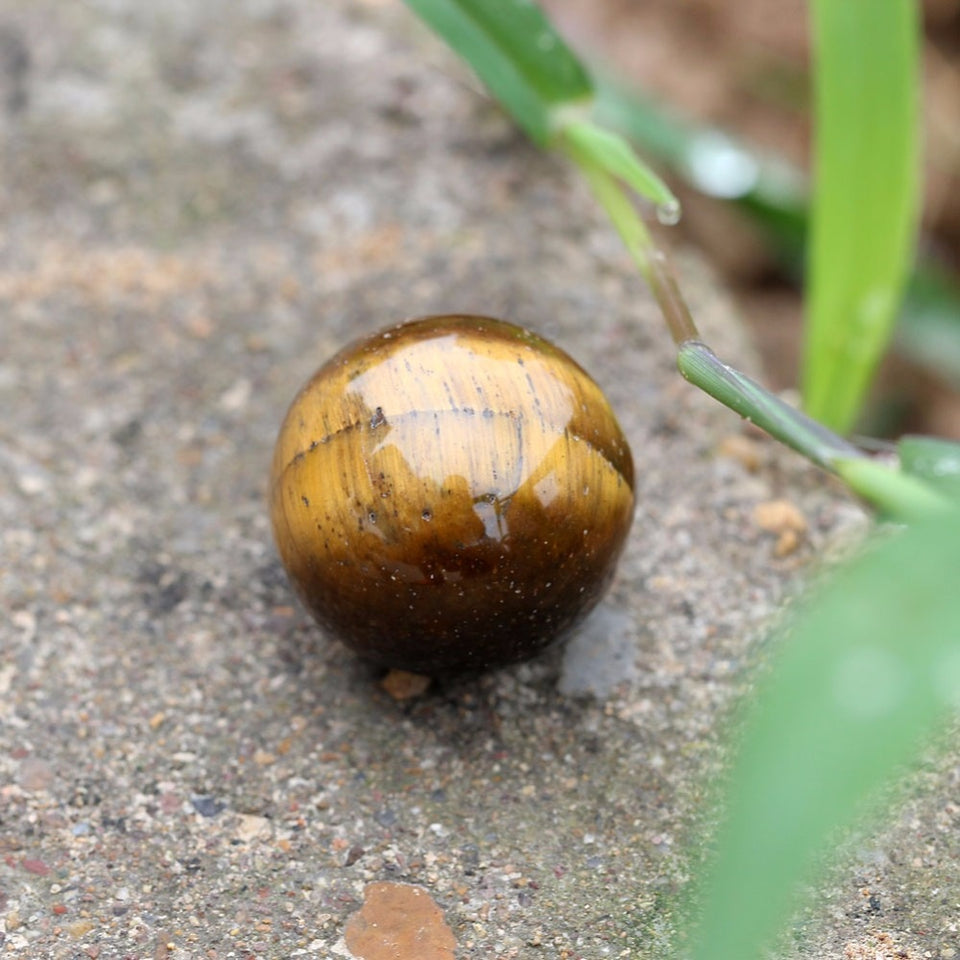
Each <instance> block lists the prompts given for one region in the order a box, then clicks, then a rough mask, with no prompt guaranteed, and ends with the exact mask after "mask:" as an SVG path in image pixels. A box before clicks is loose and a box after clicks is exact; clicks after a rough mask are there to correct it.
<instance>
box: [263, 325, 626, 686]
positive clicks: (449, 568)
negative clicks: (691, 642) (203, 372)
mask: <svg viewBox="0 0 960 960" xmlns="http://www.w3.org/2000/svg"><path fill="white" fill-rule="evenodd" d="M633 491H634V479H633V459H632V457H631V454H630V448H629V447H628V445H627V441H626V439H625V438H624V435H623V432H622V431H621V429H620V426H619V424H618V423H617V420H616V418H615V417H614V415H613V411H612V410H611V409H610V405H609V404H608V402H607V400H606V398H605V397H604V396H603V393H602V392H601V391H600V388H599V387H598V386H597V385H596V383H594V381H593V380H592V379H591V378H590V377H589V376H588V375H587V374H586V373H585V372H584V371H583V370H582V369H581V368H580V367H579V366H578V365H577V364H576V363H575V362H574V361H573V360H571V359H570V357H568V356H567V354H565V353H564V352H563V351H562V350H559V349H558V348H557V347H555V346H553V345H552V344H550V343H548V342H547V341H545V340H543V339H542V338H540V337H538V336H536V335H535V334H533V333H530V332H529V331H527V330H523V329H521V328H519V327H516V326H513V325H512V324H509V323H505V322H503V321H501V320H494V319H489V318H486V317H470V316H440V317H427V318H424V319H421V320H414V321H411V322H408V323H404V324H401V325H399V326H396V327H393V328H391V329H388V330H386V331H383V332H381V333H378V334H375V335H373V336H371V337H368V338H367V339H364V340H360V341H358V342H357V343H354V344H352V345H350V346H348V347H346V348H345V349H344V350H342V351H341V352H340V353H338V354H337V355H336V356H334V357H333V358H332V359H331V360H330V361H329V362H328V363H326V364H325V365H324V366H322V367H321V368H320V369H319V370H318V371H317V372H316V373H315V374H314V375H313V377H312V378H311V379H310V380H309V381H308V382H307V384H306V385H305V386H304V387H303V389H302V390H301V391H300V392H299V394H297V396H296V398H295V399H294V401H293V404H292V405H291V407H290V410H289V411H288V413H287V416H286V419H285V420H284V422H283V426H282V427H281V429H280V435H279V438H278V439H277V446H276V451H275V453H274V457H273V471H272V479H271V485H270V500H271V503H270V506H271V518H272V521H273V531H274V536H275V538H276V542H277V547H278V548H279V551H280V556H281V559H282V560H283V564H284V566H285V567H286V569H287V572H288V573H289V575H290V579H291V580H292V582H293V585H294V587H295V588H296V590H297V592H298V594H299V595H300V597H301V599H302V600H303V602H304V603H305V604H306V605H307V607H308V608H309V609H310V611H311V612H312V613H313V615H314V616H315V617H316V619H317V620H318V621H319V622H320V624H321V625H322V626H323V627H324V628H326V629H327V630H329V631H330V632H331V633H332V634H334V635H335V636H337V637H339V638H340V639H341V640H343V641H344V642H345V643H346V644H347V645H348V646H350V647H352V648H353V649H354V650H355V651H357V653H359V654H360V655H361V656H362V657H364V658H366V659H368V660H371V661H373V662H375V663H377V664H380V665H382V666H386V667H397V668H403V669H406V670H412V671H416V672H419V673H427V674H437V673H440V674H443V673H453V672H459V671H463V670H468V669H482V668H486V667H491V666H496V665H500V664H505V663H510V662H512V661H516V660H523V659H525V658H527V657H531V656H533V655H534V654H536V653H538V652H540V651H541V650H543V649H544V648H545V647H546V646H548V645H549V644H550V643H551V641H552V640H554V639H555V638H556V637H557V636H558V635H559V634H560V633H561V632H563V631H564V630H566V629H567V628H569V627H570V626H571V625H572V624H573V623H575V622H576V621H577V620H579V619H580V618H581V617H582V616H584V615H585V614H586V613H587V612H588V611H589V610H590V609H591V608H592V607H593V606H594V605H595V604H596V603H597V602H598V601H599V599H600V598H601V596H602V595H603V593H604V591H605V590H606V588H607V586H608V585H609V583H610V580H611V579H612V577H613V572H614V568H615V566H616V562H617V558H618V556H619V554H620V551H621V549H622V547H623V544H624V541H625V539H626V536H627V533H628V531H629V529H630V523H631V521H632V518H633V505H634V493H633Z"/></svg>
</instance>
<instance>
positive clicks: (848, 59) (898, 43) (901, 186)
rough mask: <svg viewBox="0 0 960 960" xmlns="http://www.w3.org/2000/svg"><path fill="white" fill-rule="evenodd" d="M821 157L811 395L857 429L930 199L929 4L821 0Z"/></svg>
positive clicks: (842, 425) (838, 425)
mask: <svg viewBox="0 0 960 960" xmlns="http://www.w3.org/2000/svg"><path fill="white" fill-rule="evenodd" d="M811 11H812V19H813V32H814V39H815V44H814V47H815V63H814V66H815V71H814V76H815V123H816V130H815V156H814V174H815V176H814V194H813V208H812V235H811V238H810V251H809V266H810V273H809V278H808V281H809V283H808V290H809V296H808V316H807V325H806V344H805V357H804V384H803V388H804V402H805V405H806V409H807V411H808V413H810V415H811V416H812V417H814V418H816V419H818V420H821V421H823V422H824V423H826V424H827V425H828V426H830V427H832V428H833V429H835V430H838V431H841V432H846V431H847V430H849V429H850V427H851V426H852V424H853V422H854V420H855V418H856V416H857V414H858V412H859V409H860V405H861V402H862V399H863V397H864V394H865V393H866V390H867V388H868V386H869V384H870V380H871V378H872V375H873V372H874V370H875V368H876V364H877V362H878V361H879V359H880V356H881V355H882V353H883V351H884V349H885V347H886V344H887V341H888V339H889V336H890V333H891V330H892V327H893V323H894V318H895V316H896V312H897V309H898V306H899V302H900V298H901V295H902V292H903V285H904V282H905V280H906V277H907V274H908V271H909V268H910V264H911V260H912V251H913V239H914V230H915V226H916V219H917V209H918V202H919V182H918V150H919V146H918V144H919V137H918V129H917V100H918V97H919V92H918V84H917V58H918V53H917V50H918V36H919V24H918V11H917V4H916V3H915V2H912V0H843V2H837V0H813V2H812V4H811Z"/></svg>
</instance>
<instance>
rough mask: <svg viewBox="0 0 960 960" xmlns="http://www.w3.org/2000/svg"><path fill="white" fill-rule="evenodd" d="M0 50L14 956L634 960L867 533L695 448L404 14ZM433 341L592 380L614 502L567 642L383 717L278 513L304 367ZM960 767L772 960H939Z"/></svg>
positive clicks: (720, 416)
mask: <svg viewBox="0 0 960 960" xmlns="http://www.w3.org/2000/svg"><path fill="white" fill-rule="evenodd" d="M0 35H2V42H0V93H2V97H0V99H2V101H3V108H2V110H3V112H2V115H0V138H2V143H0V156H2V163H3V177H2V181H0V190H2V209H3V220H2V227H0V231H2V232H0V410H2V414H3V415H2V418H0V652H2V658H0V953H2V954H3V956H4V957H7V956H9V957H11V958H13V957H16V958H71V960H72V958H84V957H91V958H97V957H99V958H101V960H108V958H157V957H168V958H195V957H197V958H226V957H238V958H249V957H256V958H260V957H271V958H287V957H295V956H306V957H310V956H319V957H325V956H331V955H337V954H334V953H333V951H334V948H335V947H336V948H337V949H338V950H340V955H342V947H337V945H338V944H340V943H341V940H342V936H343V931H344V926H345V923H346V921H347V919H348V917H350V916H351V915H352V914H354V913H355V912H356V911H357V909H358V907H359V906H360V902H361V899H362V896H363V891H364V888H365V886H366V885H367V884H368V883H371V882H390V881H392V882H409V883H412V884H416V885H418V887H419V888H420V889H422V890H424V891H426V892H427V893H428V894H429V895H430V897H432V898H433V899H434V900H435V901H436V902H437V904H439V906H440V908H441V909H442V911H443V913H444V916H445V917H446V922H447V923H448V924H449V926H450V928H451V930H452V931H453V934H454V936H455V937H456V940H457V944H458V946H457V948H456V955H457V957H459V958H478V960H479V958H484V960H487V958H498V957H530V958H533V957H536V958H540V957H543V958H577V957H590V958H594V957H623V956H635V957H651V958H652V957H662V956H663V955H664V952H665V950H666V949H667V945H668V944H669V943H670V942H671V941H672V940H673V938H674V936H675V932H676V931H675V928H676V925H677V922H678V910H679V908H680V906H681V904H682V903H683V898H684V894H685V890H686V884H687V881H688V878H689V876H690V874H691V870H692V869H693V868H694V867H695V865H696V862H697V860H698V859H699V857H700V855H701V854H700V849H699V847H698V846H696V844H694V845H693V846H692V847H691V846H690V844H691V843H693V841H694V840H695V839H696V837H697V835H698V829H699V827H698V824H700V823H701V821H702V816H703V814H702V799H703V797H704V795H705V793H706V791H707V789H708V788H709V784H710V782H711V780H712V779H713V778H714V777H715V776H716V774H717V772H718V770H719V769H720V768H721V766H722V762H723V751H722V749H721V748H720V746H719V744H720V738H721V735H722V717H723V716H724V712H725V711H726V710H727V709H728V707H729V706H730V705H731V703H732V702H733V700H734V698H735V696H736V695H737V694H739V693H740V692H742V690H743V689H744V688H745V686H746V684H747V682H748V680H749V670H748V668H749V666H750V664H751V663H752V662H755V661H756V659H757V657H758V655H759V654H760V653H761V652H762V638H763V636H764V630H765V626H766V625H767V624H768V622H769V620H770V618H771V616H772V614H773V612H774V611H775V610H776V609H777V608H778V606H779V605H780V604H781V602H782V600H783V599H784V597H785V596H788V595H789V594H790V593H791V591H793V590H795V588H796V587H797V585H798V584H799V583H800V582H801V581H802V580H803V578H804V577H805V576H807V575H808V573H809V572H810V570H811V568H812V567H813V565H814V562H815V560H816V559H817V557H818V556H820V555H821V554H822V553H823V552H824V550H826V549H830V548H831V545H832V544H835V543H836V542H837V541H838V539H839V540H843V539H844V538H849V537H851V536H853V535H854V534H855V532H856V530H857V529H859V527H860V524H861V514H860V512H859V510H858V509H857V508H856V507H854V506H852V505H851V504H850V503H849V502H848V501H846V500H844V499H843V497H842V496H841V495H840V494H839V492H838V491H837V489H836V488H834V487H832V486H831V485H830V484H829V483H828V482H827V481H825V480H824V478H823V477H822V476H820V475H819V474H817V473H816V472H815V471H813V470H811V469H808V468H807V467H806V466H805V465H803V464H802V463H801V462H800V461H799V459H798V458H796V457H793V456H791V455H788V454H783V455H781V454H780V453H779V452H777V451H776V450H774V449H773V448H772V446H770V445H768V444H766V443H765V442H763V441H758V442H755V443H747V444H746V445H745V444H744V443H742V442H734V443H732V444H731V443H728V444H726V445H725V446H724V445H723V442H724V440H725V439H726V438H728V437H729V436H731V435H735V434H736V433H737V431H738V430H739V427H738V424H737V422H736V420H735V418H733V416H732V415H730V414H728V413H726V412H724V411H723V410H721V409H719V408H717V407H715V406H714V405H713V404H712V403H710V402H709V401H707V400H706V399H704V398H702V397H700V396H699V395H697V394H696V393H695V391H694V390H693V389H692V388H690V387H688V386H687V385H685V384H684V383H683V382H682V381H681V380H680V379H679V377H678V376H677V375H676V374H675V372H674V370H673V366H672V359H671V350H670V347H669V344H668V342H667V338H666V335H665V333H664V331H663V329H662V327H661V324H660V322H659V320H658V319H657V317H656V315H655V313H654V311H653V309H652V307H651V305H650V302H649V300H648V299H647V297H646V295H645V294H644V292H643V290H642V289H641V286H640V284H639V282H638V281H637V279H636V278H635V277H634V275H633V273H632V271H631V269H630V267H629V264H628V263H627V261H626V259H625V257H624V256H623V254H622V252H621V250H620V247H619V245H618V242H617V241H616V239H615V238H614V237H613V236H612V234H611V233H610V231H609V229H608V228H607V227H605V226H604V225H603V223H602V221H601V220H600V219H599V218H598V217H597V216H596V214H595V212H594V207H593V205H592V203H591V202H590V201H589V199H588V198H586V197H585V196H584V194H583V192H582V190H581V189H580V187H579V186H577V185H576V184H574V183H573V182H572V181H571V179H570V178H569V177H568V176H567V175H566V174H565V173H564V171H563V168H562V165H561V164H560V163H558V162H557V161H554V160H550V159H544V158H543V157H541V156H539V155H538V154H537V153H536V152H534V151H533V150H532V149H530V148H529V147H528V146H526V145H525V144H524V142H523V141H522V140H521V139H520V138H519V137H518V136H517V135H516V134H515V133H514V132H513V131H512V130H511V128H510V127H509V125H508V124H507V123H506V122H505V121H504V120H503V119H502V118H501V117H500V115H499V114H498V113H497V112H496V111H495V110H494V109H492V108H491V107H490V106H489V104H487V103H486V102H485V101H484V100H483V99H482V98H481V97H479V96H478V95H477V94H476V92H475V91H474V90H473V89H471V86H470V84H469V82H465V81H464V79H463V77H462V76H461V75H460V74H458V73H457V71H456V70H455V68H453V67H452V66H451V63H450V61H449V59H447V58H446V57H445V55H444V54H443V53H442V52H441V51H440V50H439V48H438V47H437V45H436V44H435V43H434V42H433V41H432V40H431V39H430V38H429V37H427V36H426V35H425V34H424V33H423V32H422V31H420V30H419V29H417V28H416V27H415V25H414V24H412V22H411V21H410V19H409V18H408V17H407V15H406V14H405V13H404V11H403V9H402V8H400V7H399V6H398V5H396V4H389V3H356V2H353V3H348V2H346V0H336V2H333V0H323V2H315V0H248V2H244V3H238V2H233V0H230V2H227V0H208V2H206V3H202V4H200V3H193V2H186V0H177V2H175V0H165V2H161V3H156V4H147V3H142V2H139V0H110V2H95V3H83V4H79V3H67V2H53V0H33V2H31V3H29V4H24V3H22V2H20V0H0ZM683 269H684V282H685V285H686V287H687V289H688V294H689V296H690V299H691V302H692V306H693V309H694V311H695V313H696V315H697V316H698V318H699V319H700V321H701V322H702V324H703V326H704V327H705V328H706V329H707V330H708V331H709V335H710V337H711V338H712V339H713V340H714V341H715V342H716V344H717V345H718V347H719V348H720V350H721V351H722V352H724V353H726V354H727V355H728V356H730V357H732V358H734V359H735V360H738V361H740V362H742V363H744V364H746V365H748V366H749V365H750V363H751V359H750V355H749V352H748V351H747V350H746V348H745V345H744V343H743V341H742V337H741V334H740V331H739V327H738V325H737V322H736V320H735V318H734V316H733V314H732V312H731V311H730V309H729V307H728V305H727V303H726V302H725V300H724V298H723V296H722V295H720V294H719V293H718V292H717V290H716V289H715V288H714V286H713V285H712V284H711V282H710V280H709V278H707V277H705V276H704V274H703V272H702V270H701V269H700V268H699V267H698V266H697V264H696V262H695V261H692V260H691V261H689V262H687V263H685V264H684V265H683ZM441 310H462V311H471V310H472V311H482V312H489V313H494V314H499V315H503V316H505V317H507V318H509V319H512V320H515V321H518V322H521V323H527V324H529V325H530V326H532V327H534V328H535V329H537V330H538V331H540V332H542V333H544V334H546V335H547V336H549V337H551V338H553V339H555V340H557V341H558V342H559V343H560V344H561V345H562V346H564V347H565V348H566V349H568V350H569V351H570V352H571V353H573V354H574V356H576V357H577V358H578V359H579V360H580V361H581V362H582V363H584V365H585V366H586V367H587V368H588V369H589V370H591V371H592V372H593V373H594V375H595V376H596V377H597V379H598V380H599V381H600V382H601V383H602V384H603V385H604V386H605V387H606V388H607V389H608V391H609V395H610V397H611V400H612V402H613V404H614V407H615V408H616V409H617V410H618V412H619V413H620V416H621V419H622V422H623V425H624V428H625V430H626V432H627V434H628V436H629V437H630V440H631V442H632V444H633V447H634V451H635V454H636V459H637V465H638V491H639V510H638V517H637V523H636V526H635V528H634V531H633V536H632V539H631V542H630V545H629V548H628V550H627V553H626V556H625V558H624V562H623V564H622V567H621V570H620V574H619V577H618V579H617V581H616V583H615V586H614V588H613V591H612V594H611V596H610V598H609V600H608V601H607V602H606V603H605V604H604V606H603V607H602V608H601V610H600V611H599V612H598V614H597V617H596V618H594V620H593V621H591V622H590V623H588V624H587V625H586V626H585V627H584V631H586V633H585V634H584V635H583V636H587V637H592V638H593V641H592V642H585V641H584V639H583V636H581V637H578V638H576V639H575V642H574V643H573V644H572V645H571V647H570V648H569V649H570V654H569V657H568V658H567V660H566V661H564V657H563V654H562V652H560V651H555V652H552V653H551V654H549V655H548V656H546V657H545V658H543V659H541V660H539V661H537V662H535V663H531V664H528V665H524V666H520V667H516V668H513V669H509V670H505V671H502V672H499V673H495V674H491V675H488V676H483V677H480V678H470V679H465V680H462V681H460V682H458V683H457V684H454V685H446V686H442V687H436V686H434V687H432V688H431V689H430V690H429V691H428V692H427V693H426V694H424V695H422V696H419V697H413V698H409V699H396V698H395V696H393V695H391V693H389V692H388V691H386V690H384V689H383V688H382V687H381V686H380V685H379V679H380V678H378V677H377V676H376V675H374V674H373V673H372V672H371V671H370V670H369V669H367V668H365V667H364V666H363V665H362V664H360V663H358V662H356V660H355V659H354V658H352V657H351V656H350V655H349V654H348V653H347V652H346V651H345V650H343V649H342V648H341V647H340V646H338V645H335V644H333V643H330V642H328V641H327V640H326V639H325V638H324V637H322V636H321V635H320V634H319V632H318V631H317V630H316V629H315V628H314V627H313V626H312V625H311V623H310V622H309V621H308V619H307V618H306V617H305V616H304V614H303V613H302V612H301V611H300V609H299V608H298V606H297V605H296V603H295V601H294V599H293V597H292V594H291V592H290V589H289V587H288V585H287V583H286V580H285V578H284V575H283V571H282V569H281V568H280V566H279V564H278V562H277V560H276V557H275V553H274V550H273V547H272V545H271V543H270V536H269V529H268V523H267V513H266V509H265V483H266V477H267V471H268V465H269V461H270V454H271V447H272V444H273V439H274V436H275V431H276V429H277V427H278V425H279V422H280V419H281V417H282V415H283V413H284V410H285V408H286V405H287V403H288V402H289V401H290V399H291V397H292V395H293V392H294V390H295V388H296V386H297V385H298V384H299V383H300V382H301V381H302V380H303V379H304V378H305V377H306V376H307V374H308V373H310V372H311V370H312V369H313V368H314V367H315V366H316V365H317V364H318V363H319V362H320V361H321V360H322V359H323V358H324V357H325V356H327V355H328V354H329V353H330V352H331V351H332V350H333V349H334V348H336V347H338V346H339V345H341V344H342V343H343V342H344V341H345V339H347V338H349V337H350V336H352V335H354V334H356V333H359V332H362V331H367V330H370V329H372V328H374V327H377V326H380V325H382V324H384V323H386V322H390V321H393V320H396V319H399V318H401V317H404V316H409V315H416V314H422V313H429V312H433V311H441ZM718 451H722V452H718ZM751 471H752V472H751ZM771 501H788V502H789V503H790V504H791V505H792V506H793V507H794V508H795V509H796V510H797V511H798V512H799V514H800V515H801V516H802V518H803V522H802V524H801V523H799V522H797V521H794V522H793V527H795V528H798V529H796V530H795V531H794V532H795V533H796V543H794V544H793V545H792V547H791V548H790V549H784V548H783V547H781V548H780V549H779V550H778V543H779V542H780V539H779V538H781V537H782V531H781V532H777V530H776V529H774V530H773V531H771V530H765V529H762V525H761V524H758V523H757V521H756V510H757V507H758V504H761V503H764V502H771ZM768 525H769V524H768ZM773 526H774V527H776V525H775V524H774V525H773ZM956 778H957V771H956V766H955V764H953V765H951V764H948V763H946V762H941V763H940V765H939V766H935V765H931V766H930V767H929V769H927V770H925V772H924V773H923V775H922V777H921V778H920V779H919V780H918V782H917V786H916V788H915V792H914V794H913V795H911V798H910V803H909V806H908V811H907V813H906V814H905V815H904V817H905V818H904V819H903V821H902V822H901V823H900V824H899V826H897V827H896V828H895V830H894V834H893V835H892V837H891V838H888V840H886V841H884V842H883V843H880V842H879V841H876V842H874V841H871V843H870V844H868V845H867V852H866V853H865V854H864V857H863V858H861V859H860V860H857V862H856V863H855V864H853V865H850V866H848V867H845V868H843V869H841V870H840V871H839V872H838V873H837V874H836V881H835V883H836V885H835V888H832V889H831V890H828V891H827V892H826V893H825V894H824V897H825V900H824V904H825V905H821V907H818V909H817V910H816V911H815V912H814V913H812V914H811V916H810V917H809V919H808V920H804V921H803V922H802V923H799V922H798V926H797V927H796V928H795V930H794V934H795V936H794V940H795V944H794V945H793V946H791V947H790V949H792V950H794V949H795V950H797V951H799V953H800V955H803V956H810V957H813V956H838V957H839V956H842V955H843V953H844V949H845V947H846V945H847V944H853V945H854V946H852V947H851V949H859V947H857V944H868V945H869V943H871V942H872V941H871V940H870V938H871V937H874V936H876V935H877V934H880V933H885V932H888V931H892V933H890V936H891V937H893V939H892V940H889V941H887V942H892V943H896V944H898V945H899V946H898V949H901V950H911V951H914V953H911V954H910V956H913V955H916V956H933V957H948V956H950V954H949V953H948V950H949V949H951V948H950V947H949V944H950V943H952V942H953V941H954V940H955V938H956V933H955V931H953V932H950V931H948V930H947V928H946V925H947V923H948V919H953V920H955V918H956V904H957V901H958V899H960V897H958V890H957V879H956V874H955V871H954V870H953V869H952V868H949V867H948V865H949V864H950V863H951V857H953V858H954V861H953V862H954V863H955V862H956V858H957V857H960V849H958V839H957V837H958V835H960V830H958V829H957V827H958V819H960V813H958V810H957V807H956V806H955V805H954V804H952V803H948V802H947V801H946V799H945V798H946V797H948V796H950V795H951V792H952V796H954V797H955V796H956ZM691 850H692V852H691ZM865 889H869V891H870V894H869V895H865V894H864V892H863V891H864V890H865ZM934 889H937V890H939V893H936V894H935V893H933V892H932V891H933V890H934ZM852 955H856V954H852Z"/></svg>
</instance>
